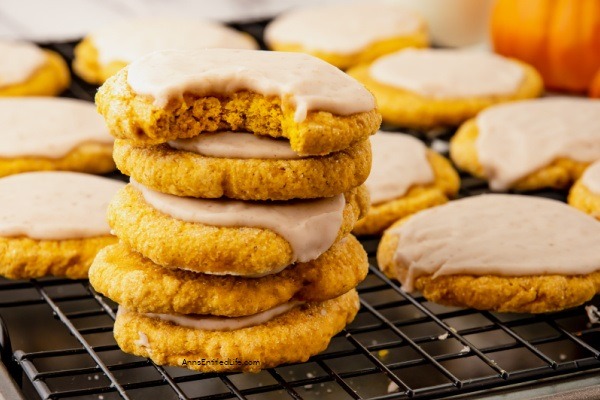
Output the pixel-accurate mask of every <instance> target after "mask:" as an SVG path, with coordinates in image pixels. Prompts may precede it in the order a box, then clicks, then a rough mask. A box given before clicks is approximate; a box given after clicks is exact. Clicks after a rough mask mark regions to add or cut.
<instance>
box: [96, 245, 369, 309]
mask: <svg viewBox="0 0 600 400" xmlns="http://www.w3.org/2000/svg"><path fill="white" fill-rule="evenodd" d="M368 270H369V263H368V261H367V255H366V253H365V252H364V250H363V248H362V246H361V244H360V243H359V242H358V240H356V238H354V237H353V236H351V235H349V236H346V237H345V238H344V239H342V240H341V241H339V242H337V243H336V244H334V245H333V246H332V247H331V249H329V250H328V251H326V252H325V253H323V254H322V255H321V256H320V257H319V258H317V259H316V260H314V261H309V262H307V263H297V264H294V265H291V266H289V267H287V268H286V269H284V270H283V271H281V272H279V273H276V274H272V275H266V276H263V277H260V278H243V277H237V276H231V275H223V276H219V275H208V274H201V273H196V272H191V271H185V270H181V269H165V268H163V267H160V266H158V265H156V264H154V263H152V262H151V261H150V260H148V259H146V258H144V257H142V256H141V255H140V254H139V253H136V252H134V251H132V250H131V249H129V248H128V247H127V246H125V245H123V244H117V245H114V246H109V247H107V248H105V249H103V250H102V251H101V252H100V253H98V256H97V257H96V260H95V261H94V264H93V265H92V267H91V268H90V272H89V276H90V283H91V284H92V286H93V287H94V289H95V290H96V291H97V292H100V293H102V294H104V295H105V296H107V297H109V298H110V299H111V300H113V301H115V302H117V303H119V304H120V305H121V306H123V307H125V308H126V309H128V310H131V311H135V312H139V313H144V312H154V313H162V314H173V313H178V314H211V315H222V316H228V317H239V316H244V315H251V314H256V313H259V312H263V311H265V310H268V309H270V308H273V307H276V306H278V305H281V304H283V303H286V302H288V301H291V300H298V301H325V300H329V299H332V298H334V297H338V296H341V295H342V294H344V293H346V292H347V291H349V290H350V289H352V288H354V287H355V286H356V285H357V284H358V283H360V282H361V281H362V280H363V279H364V278H365V276H366V275H367V272H368ZM248 299H251V301H248Z"/></svg>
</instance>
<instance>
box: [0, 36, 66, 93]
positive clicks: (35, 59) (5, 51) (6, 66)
mask: <svg viewBox="0 0 600 400" xmlns="http://www.w3.org/2000/svg"><path fill="white" fill-rule="evenodd" d="M0 54H2V58H3V61H2V63H0V97H4V96H56V95H58V94H60V93H61V92H62V91H63V90H65V89H66V88H67V87H68V86H69V83H70V82H71V76H70V75H69V68H68V67H67V64H66V63H65V61H64V60H63V59H62V57H61V56H60V55H58V53H55V52H54V51H51V50H43V49H40V48H39V47H37V46H35V45H33V44H31V43H27V42H10V41H0Z"/></svg>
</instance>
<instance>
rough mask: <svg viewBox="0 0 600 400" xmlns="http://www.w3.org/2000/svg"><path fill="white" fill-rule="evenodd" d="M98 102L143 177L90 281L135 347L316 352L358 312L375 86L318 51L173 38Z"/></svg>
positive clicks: (202, 354)
mask: <svg viewBox="0 0 600 400" xmlns="http://www.w3.org/2000/svg"><path fill="white" fill-rule="evenodd" d="M96 100H97V104H98V108H99V110H100V112H101V114H102V115H103V116H104V117H105V119H106V121H107V123H108V126H109V128H110V129H111V132H112V134H113V135H114V136H115V137H116V138H117V140H116V142H115V151H114V158H115V162H116V164H117V166H118V167H119V169H120V170H121V171H122V172H123V173H125V174H127V175H130V176H131V183H130V184H129V185H127V186H126V187H125V188H124V189H123V190H122V191H121V192H120V193H119V194H118V195H117V196H116V197H115V198H114V199H113V201H112V203H111V205H110V207H109V212H108V217H109V223H110V225H111V227H112V229H113V230H114V232H115V234H116V235H117V236H118V238H119V243H118V244H116V245H113V246H110V247H108V248H106V249H105V250H104V251H102V252H101V253H100V254H99V255H98V257H97V258H96V260H95V262H94V264H93V266H92V268H91V270H90V281H91V283H92V285H93V286H94V288H95V289H96V290H97V291H99V292H101V293H103V294H104V295H106V296H108V297H109V298H111V299H112V300H114V301H116V302H117V303H119V304H120V308H119V312H118V315H117V320H116V322H115V327H114V332H115V338H116V340H117V343H118V344H119V346H120V347H121V348H122V349H123V350H124V351H126V352H129V353H133V354H137V355H141V356H145V357H150V358H151V359H152V360H154V361H155V362H157V363H159V364H168V365H178V366H185V367H188V368H192V369H196V370H200V371H235V370H238V371H239V370H243V371H257V370H260V369H262V368H268V367H273V366H275V365H278V364H282V363H291V362H300V361H305V360H306V359H308V358H309V357H310V356H311V355H313V354H315V353H318V352H320V351H322V350H324V349H325V348H326V347H327V345H328V343H329V341H330V339H331V337H332V336H333V335H335V334H336V333H337V332H339V331H340V330H342V329H343V328H344V326H345V325H346V324H347V323H349V322H350V321H351V320H352V319H353V318H354V316H355V315H356V313H357V311H358V308H359V303H358V297H357V294H356V291H355V290H354V287H355V286H356V285H357V284H358V283H359V282H360V281H361V280H362V279H364V277H365V276H366V274H367V269H368V262H367V257H366V254H365V252H364V250H363V248H362V246H361V245H360V243H359V242H358V241H357V240H356V239H355V238H354V237H353V236H352V235H351V234H350V231H351V230H352V229H353V227H354V224H355V223H356V221H357V220H358V219H360V218H361V217H362V216H363V215H365V213H366V212H367V209H368V204H369V200H368V194H367V192H366V190H365V189H364V187H363V186H361V184H362V183H363V182H364V181H365V179H366V178H367V176H368V174H369V170H370V166H371V149H370V145H369V141H368V137H369V136H370V135H371V134H373V133H375V132H376V131H377V129H378V127H379V124H380V116H379V114H378V112H377V110H376V107H375V102H374V99H373V97H372V96H371V94H370V93H369V92H368V91H367V90H366V89H365V88H364V87H363V86H362V85H361V84H359V83H358V82H356V81H354V80H353V79H352V78H350V77H349V76H347V75H345V74H344V73H342V72H341V71H339V70H338V69H337V68H335V67H333V66H331V65H329V64H327V63H325V62H323V61H321V60H319V59H317V58H314V57H312V56H309V55H304V54H294V53H278V52H261V51H252V50H200V51H174V50H170V51H162V52H156V53H152V54H150V55H148V56H145V57H143V58H141V59H138V60H137V61H135V62H133V63H132V64H130V65H129V66H128V67H126V68H124V69H123V70H121V71H120V72H119V73H118V74H117V75H115V76H113V77H112V78H110V79H109V80H108V81H107V82H106V83H105V84H104V85H103V86H102V87H101V88H100V90H99V92H98V95H97V98H96Z"/></svg>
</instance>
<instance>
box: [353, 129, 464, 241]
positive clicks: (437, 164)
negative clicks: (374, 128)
mask: <svg viewBox="0 0 600 400" xmlns="http://www.w3.org/2000/svg"><path fill="white" fill-rule="evenodd" d="M371 145H372V147H373V167H372V169H371V174H370V175H369V178H368V179H367V181H366V182H365V186H366V187H367V189H368V190H369V195H370V198H371V207H370V208H369V212H368V213H367V215H366V216H365V217H364V218H363V219H361V220H359V221H358V222H357V223H356V226H355V227H354V230H353V232H354V233H355V234H357V235H374V234H380V233H381V232H383V231H384V230H385V229H386V228H388V227H389V226H390V225H391V224H393V223H394V222H395V221H397V220H399V219H400V218H404V217H406V216H407V215H410V214H413V213H415V212H417V211H420V210H423V209H425V208H429V207H433V206H436V205H439V204H443V203H445V202H447V201H448V198H452V197H454V196H456V194H457V193H458V189H459V187H460V178H459V177H458V174H457V173H456V171H455V170H454V168H453V167H452V165H451V164H450V162H449V161H448V160H447V159H446V158H445V157H443V156H441V155H439V154H438V153H436V152H434V151H433V150H429V149H427V147H426V146H425V145H424V144H423V142H421V141H420V140H418V139H416V138H414V137H412V136H410V135H405V134H402V133H385V132H378V133H377V134H376V135H375V136H372V137H371Z"/></svg>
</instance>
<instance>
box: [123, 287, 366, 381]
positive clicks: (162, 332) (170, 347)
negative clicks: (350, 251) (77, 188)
mask: <svg viewBox="0 0 600 400" xmlns="http://www.w3.org/2000/svg"><path fill="white" fill-rule="evenodd" d="M358 309H359V300H358V295H357V293H356V291H355V290H351V291H350V292H348V293H346V294H344V295H342V296H340V297H337V298H335V299H332V300H327V301H324V302H311V303H306V304H304V305H301V306H297V307H294V308H293V309H291V310H290V311H288V312H286V313H284V314H282V315H279V316H277V317H275V318H273V319H271V320H270V321H268V322H266V323H263V324H260V325H255V326H251V327H247V328H242V329H237V330H232V331H208V330H201V329H194V328H189V327H184V326H179V325H176V324H174V323H171V322H168V321H164V320H161V319H158V318H153V317H149V316H147V315H144V314H138V313H135V312H133V311H126V310H123V309H120V310H119V312H118V314H117V319H116V320H115V326H114V333H115V339H116V341H117V344H118V345H119V347H120V348H121V349H122V350H123V351H125V352H127V353H132V354H135V355H138V356H142V357H149V358H151V359H152V361H154V362H155V363H157V364H160V365H174V366H179V367H181V366H184V367H187V368H189V369H193V370H197V371H202V372H229V371H245V372H258V371H259V370H261V369H265V368H270V367H275V366H277V365H280V364H285V363H293V362H303V361H306V360H308V358H309V357H310V356H312V355H314V354H317V353H319V352H321V351H323V350H325V348H326V347H327V345H328V344H329V341H330V340H331V338H332V337H333V336H334V335H335V334H337V333H338V332H340V331H341V330H342V329H344V327H345V326H346V324H348V323H350V322H351V321H352V320H353V319H354V317H355V315H356V313H357V312H358ZM274 338H276V340H274ZM184 360H185V363H184ZM201 360H209V361H213V360H214V361H215V362H209V363H205V365H202V363H201V362H200V361H201ZM226 360H229V363H226V362H225V361H226ZM219 361H222V363H219ZM256 361H257V362H258V363H255V362H256ZM232 362H233V363H232ZM238 362H239V364H238ZM232 364H233V365H232Z"/></svg>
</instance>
